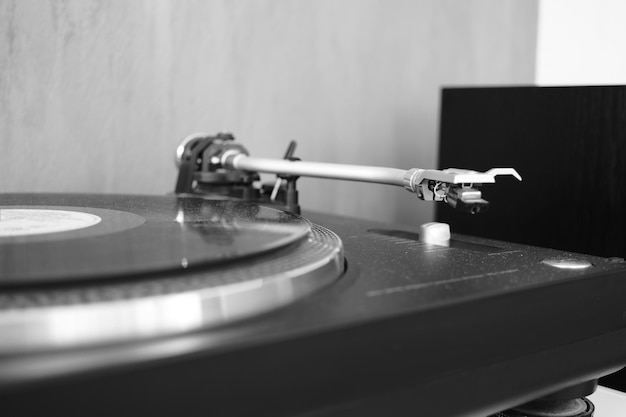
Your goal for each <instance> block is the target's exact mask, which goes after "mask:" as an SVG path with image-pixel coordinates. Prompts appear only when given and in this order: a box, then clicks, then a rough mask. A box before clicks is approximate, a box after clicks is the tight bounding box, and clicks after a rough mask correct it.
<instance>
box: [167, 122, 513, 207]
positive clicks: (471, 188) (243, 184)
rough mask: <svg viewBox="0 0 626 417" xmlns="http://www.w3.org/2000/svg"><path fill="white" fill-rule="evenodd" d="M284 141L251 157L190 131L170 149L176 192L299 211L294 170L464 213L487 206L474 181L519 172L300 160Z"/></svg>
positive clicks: (223, 137)
mask: <svg viewBox="0 0 626 417" xmlns="http://www.w3.org/2000/svg"><path fill="white" fill-rule="evenodd" d="M294 149H295V142H292V143H290V145H289V148H288V150H287V153H286V154H285V157H284V158H283V159H269V158H256V157H251V156H250V155H249V154H248V152H247V151H246V149H245V148H244V147H243V146H241V145H240V144H238V143H236V142H235V141H234V137H233V136H232V135H231V134H224V133H220V134H217V135H215V136H211V135H207V134H205V133H194V134H192V135H189V136H187V137H186V138H185V139H184V140H183V142H182V143H181V144H180V146H179V147H178V149H177V151H176V160H177V163H178V166H179V176H178V181H177V184H176V193H178V194H189V193H197V194H209V195H211V196H217V197H218V198H219V197H221V198H241V199H244V200H250V201H261V202H265V203H269V204H273V205H278V206H283V207H285V208H287V209H288V210H290V211H295V212H299V206H298V194H297V190H296V186H295V185H296V180H297V179H298V177H300V176H305V177H317V178H332V179H340V180H349V181H362V182H370V183H379V184H390V185H396V186H401V187H404V188H405V189H406V190H408V191H410V192H412V193H415V194H416V195H417V197H418V198H419V199H420V200H425V201H445V202H446V203H448V204H449V205H450V206H452V207H454V208H456V209H459V210H462V211H466V212H469V213H472V214H474V213H478V212H480V211H482V210H484V209H485V208H486V207H487V206H488V204H489V203H488V202H487V201H486V200H484V199H483V198H482V195H481V191H480V190H479V189H478V187H479V186H480V185H482V184H487V183H494V182H495V177H496V176H498V175H512V176H514V177H515V178H517V179H518V180H520V181H521V180H522V177H521V176H520V175H519V174H518V173H517V171H516V170H515V169H513V168H492V169H490V170H488V171H485V172H477V171H472V170H467V169H456V168H448V169H443V170H436V169H420V168H411V169H408V170H404V169H397V168H386V167H378V166H364V165H344V164H334V163H323V162H308V161H301V160H300V159H298V158H295V157H294V156H293V152H294ZM258 173H271V174H276V175H277V176H278V178H277V181H276V184H274V186H273V187H267V186H266V187H261V188H260V189H259V188H255V187H254V186H253V183H254V182H256V181H258V180H259V175H258Z"/></svg>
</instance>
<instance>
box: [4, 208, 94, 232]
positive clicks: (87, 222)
mask: <svg viewBox="0 0 626 417" xmlns="http://www.w3.org/2000/svg"><path fill="white" fill-rule="evenodd" d="M101 221H102V219H101V218H100V217H99V216H96V215H95V214H91V213H82V212H78V211H67V210H43V209H24V208H20V209H2V210H0V237H13V236H27V235H40V234H47V233H58V232H67V231H70V230H77V229H84V228H86V227H89V226H93V225H96V224H98V223H100V222H101Z"/></svg>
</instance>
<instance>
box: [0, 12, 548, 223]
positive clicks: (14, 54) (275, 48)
mask: <svg viewBox="0 0 626 417" xmlns="http://www.w3.org/2000/svg"><path fill="white" fill-rule="evenodd" d="M536 29H537V1H526V0H498V1H495V0H471V1H465V0H419V1H416V0H391V1H390V0H387V1H383V0H343V1H336V0H320V1H310V0H309V1H305V0H302V1H277V0H265V1H260V0H257V1H245V0H233V1H204V0H202V1H200V0H198V1H194V0H182V1H181V0H132V1H129V0H109V1H104V0H68V1H58V0H57V1H54V0H0V192H16V191H17V192H19V191H36V192H43V191H55V192H56V191H60V192H104V193H156V194H161V193H166V192H169V191H171V190H172V189H173V185H174V181H175V177H176V171H175V167H174V165H173V162H172V161H173V153H174V149H175V147H176V145H177V144H178V143H179V141H180V140H181V138H182V137H184V136H186V135H187V134H189V133H192V132H195V131H206V132H211V133H213V132H218V131H230V132H233V133H235V134H236V136H237V137H238V138H239V139H240V141H242V142H243V143H245V144H246V145H247V147H248V148H249V150H250V151H251V153H252V154H253V155H255V156H263V157H271V156H275V157H280V156H281V155H282V153H283V152H284V148H285V147H286V145H287V142H288V141H289V140H290V139H296V140H298V141H299V148H298V151H297V155H298V156H300V157H301V158H303V159H307V160H318V161H328V162H345V163H358V164H370V165H381V166H393V167H400V168H411V167H420V168H428V167H435V165H436V156H437V155H436V153H437V150H436V148H437V143H436V138H437V129H438V106H439V90H440V88H441V86H442V85H459V84H463V85H474V84H481V85H485V84H520V83H521V84H528V83H532V82H533V79H534V68H535V48H536V32H537V31H536ZM480 151H481V150H479V149H478V150H477V152H480ZM300 186H301V191H302V203H303V205H304V206H305V207H306V208H308V209H315V210H323V211H332V212H336V213H342V214H349V215H353V216H357V217H362V218H375V219H379V220H383V221H401V222H422V221H428V220H430V219H431V217H432V206H431V205H430V204H426V203H420V202H418V201H416V198H415V197H414V196H412V195H410V194H409V193H407V192H405V191H403V190H402V189H401V188H395V187H388V186H380V185H365V184H356V183H347V182H339V181H327V180H317V179H302V180H301V181H300Z"/></svg>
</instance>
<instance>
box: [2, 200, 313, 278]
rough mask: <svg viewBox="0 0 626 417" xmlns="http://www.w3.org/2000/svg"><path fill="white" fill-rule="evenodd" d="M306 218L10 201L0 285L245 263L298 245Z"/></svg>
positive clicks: (184, 203)
mask: <svg viewBox="0 0 626 417" xmlns="http://www.w3.org/2000/svg"><path fill="white" fill-rule="evenodd" d="M309 231H310V224H309V223H308V222H307V221H306V220H304V219H302V218H301V217H299V216H295V215H292V214H290V213H286V212H282V211H278V210H273V209H271V208H267V207H263V206H259V205H255V204H242V203H236V202H228V201H209V200H203V199H199V198H176V197H171V198H168V197H149V196H85V195H63V196H62V197H61V196H55V195H5V196H3V199H2V205H0V286H5V287H6V286H24V285H33V284H42V283H45V284H53V283H54V284H57V283H61V282H71V281H74V282H76V281H80V282H81V283H85V281H87V280H98V279H103V278H109V279H110V278H115V277H128V276H135V277H137V276H139V275H146V274H154V273H157V272H158V273H163V272H172V271H180V270H184V269H193V268H197V267H206V266H207V265H215V264H218V263H222V262H227V261H233V260H241V259H242V258H245V257H249V256H253V255H259V254H261V253H265V252H267V251H271V250H275V249H277V248H281V247H284V246H285V245H289V244H293V243H294V242H296V241H298V240H300V239H303V238H304V237H305V236H306V235H307V233H308V232H309Z"/></svg>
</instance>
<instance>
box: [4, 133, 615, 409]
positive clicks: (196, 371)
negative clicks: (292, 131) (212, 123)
mask: <svg viewBox="0 0 626 417" xmlns="http://www.w3.org/2000/svg"><path fill="white" fill-rule="evenodd" d="M293 154H294V146H293V145H292V146H290V147H289V149H288V151H287V153H286V155H285V158H284V159H283V160H265V159H260V158H252V157H250V156H249V155H247V152H246V151H245V148H243V147H242V146H240V145H238V144H237V143H236V142H234V140H233V138H232V137H231V136H229V135H218V136H215V137H212V136H209V135H198V134H197V135H192V136H190V137H189V138H187V140H185V141H184V143H183V145H181V147H180V148H179V151H178V161H179V165H180V173H179V177H178V181H177V184H176V194H175V195H169V196H124V195H106V196H102V195H66V194H63V195H32V194H8V195H3V196H2V200H1V201H2V203H1V207H0V209H1V210H0V216H1V217H0V405H1V407H2V410H3V414H4V413H5V412H6V415H33V416H35V415H48V414H50V412H51V410H52V411H53V413H54V414H58V415H65V416H74V415H76V416H78V415H85V414H89V415H95V416H100V415H102V416H111V415H119V416H124V415H129V416H130V415H132V416H161V415H162V416H172V415H186V416H187V415H188V416H195V415H220V416H222V415H238V416H247V415H255V416H256V415H273V416H293V415H308V416H331V415H337V416H339V415H343V416H345V415H360V416H363V415H366V416H367V415H372V416H373V415H424V416H465V415H467V416H470V415H471V416H476V415H484V416H486V415H489V414H493V413H496V412H499V411H501V410H504V409H507V408H510V407H515V406H519V405H520V404H522V403H527V402H528V401H531V400H534V399H536V398H539V397H544V396H547V395H552V396H553V398H557V399H558V400H559V401H561V400H563V399H569V398H573V397H574V396H575V397H580V396H583V395H586V394H588V393H590V392H592V391H593V389H594V387H595V380H596V379H597V378H598V377H600V376H602V375H605V374H608V373H611V372H613V371H616V370H618V369H619V368H621V367H622V366H623V365H624V364H625V363H626V355H625V353H626V350H625V348H626V329H624V326H625V324H626V313H624V311H625V310H624V299H625V296H626V264H625V263H624V261H623V260H622V259H614V258H608V259H607V258H600V257H594V256H587V255H582V254H576V253H569V252H562V251H557V250H551V249H543V248H537V247H531V246H525V245H519V244H513V243H508V242H501V241H495V240H488V239H482V238H476V237H471V236H463V235H457V234H454V233H452V234H451V235H450V234H449V230H448V228H447V225H443V224H426V225H422V226H417V225H416V226H399V225H391V224H386V223H379V222H372V221H362V220H358V221H357V220H354V219H350V218H346V217H341V216H336V215H332V214H320V213H308V212H306V210H305V211H304V216H301V215H300V206H299V204H298V192H297V189H296V182H297V179H298V177H299V176H302V175H310V176H317V177H332V178H338V179H346V180H357V181H374V182H382V183H387V184H393V185H398V186H401V187H404V188H406V189H407V190H409V191H411V192H414V193H415V194H416V195H417V197H418V198H419V199H422V200H429V201H441V202H444V203H448V204H449V205H451V206H453V207H455V208H456V209H458V210H462V211H467V212H469V213H477V212H480V211H483V210H485V209H486V207H487V205H488V203H487V201H486V200H484V199H483V196H482V194H481V191H480V185H481V184H484V183H492V182H495V177H496V176H497V175H502V174H505V175H513V176H516V177H517V176H518V174H517V172H515V171H514V170H513V169H510V168H498V169H495V170H491V171H487V172H474V171H468V170H459V169H449V170H443V171H438V170H422V169H413V170H408V171H404V170H395V169H390V168H380V169H379V168H377V167H346V166H338V165H334V164H314V163H308V162H303V161H299V160H298V159H297V158H295V157H294V156H293ZM258 172H273V173H276V174H277V175H278V178H277V181H276V182H275V183H274V184H270V185H266V186H260V187H259V186H258V180H259V176H258ZM468 215H471V214H468ZM452 227H453V225H452ZM566 397H567V398H566ZM587 411H589V410H587ZM570 415H574V414H570ZM587 415H589V414H587Z"/></svg>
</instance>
